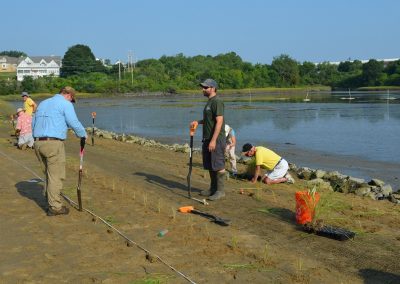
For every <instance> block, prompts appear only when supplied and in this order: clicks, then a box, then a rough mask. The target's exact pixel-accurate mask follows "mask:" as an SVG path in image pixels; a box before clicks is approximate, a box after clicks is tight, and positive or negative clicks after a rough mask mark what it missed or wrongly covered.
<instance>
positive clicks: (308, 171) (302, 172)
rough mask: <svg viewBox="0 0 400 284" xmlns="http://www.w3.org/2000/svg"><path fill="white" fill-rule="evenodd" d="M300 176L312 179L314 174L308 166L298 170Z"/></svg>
mask: <svg viewBox="0 0 400 284" xmlns="http://www.w3.org/2000/svg"><path fill="white" fill-rule="evenodd" d="M296 174H297V176H298V178H301V179H305V180H310V179H311V177H312V174H313V171H312V170H311V169H310V168H307V167H301V168H299V169H298V170H297V172H296Z"/></svg>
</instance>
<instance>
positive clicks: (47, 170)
mask: <svg viewBox="0 0 400 284" xmlns="http://www.w3.org/2000/svg"><path fill="white" fill-rule="evenodd" d="M35 153H36V156H37V158H38V159H39V162H40V164H41V166H42V170H43V172H44V174H45V175H46V195H47V199H48V203H49V206H50V207H51V208H52V209H54V210H60V209H61V206H62V202H61V196H60V192H61V190H62V187H63V181H64V180H65V149H64V142H63V141H59V140H50V141H35Z"/></svg>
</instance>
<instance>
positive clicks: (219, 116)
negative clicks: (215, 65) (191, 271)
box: [191, 79, 226, 201]
mask: <svg viewBox="0 0 400 284" xmlns="http://www.w3.org/2000/svg"><path fill="white" fill-rule="evenodd" d="M200 86H201V87H202V89H203V95H204V96H205V97H207V98H208V101H207V104H206V105H205V107H204V110H203V119H202V120H199V121H192V123H191V126H193V125H197V124H203V147H202V154H203V167H204V169H206V170H208V171H209V174H210V179H211V182H210V189H209V190H203V191H202V192H201V193H200V194H201V195H203V196H208V199H209V200H212V201H213V200H217V199H220V198H222V197H224V196H225V191H224V180H225V148H226V140H225V122H224V103H223V102H222V101H221V100H220V99H219V97H218V96H217V88H218V85H217V82H215V81H214V80H213V79H207V80H205V81H204V82H203V83H201V84H200Z"/></svg>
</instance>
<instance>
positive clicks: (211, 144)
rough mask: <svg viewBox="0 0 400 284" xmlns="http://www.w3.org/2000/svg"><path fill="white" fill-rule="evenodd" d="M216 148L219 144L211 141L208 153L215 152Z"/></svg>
mask: <svg viewBox="0 0 400 284" xmlns="http://www.w3.org/2000/svg"><path fill="white" fill-rule="evenodd" d="M216 146H217V142H216V141H214V140H211V141H210V144H208V151H210V152H214V151H215V148H216Z"/></svg>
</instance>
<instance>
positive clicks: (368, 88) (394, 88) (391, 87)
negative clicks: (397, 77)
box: [357, 86, 400, 91]
mask: <svg viewBox="0 0 400 284" xmlns="http://www.w3.org/2000/svg"><path fill="white" fill-rule="evenodd" d="M386 90H390V91H392V90H393V91H400V86H375V87H361V88H358V89H357V91H386Z"/></svg>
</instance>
